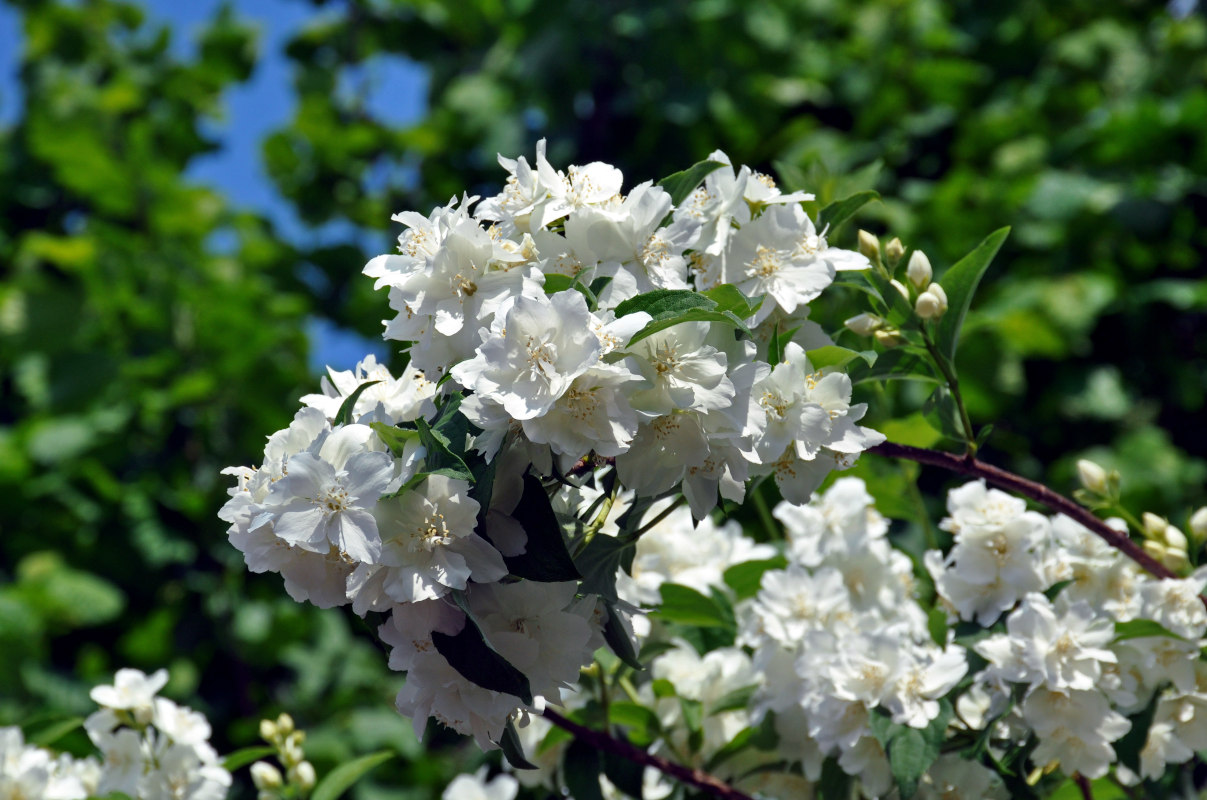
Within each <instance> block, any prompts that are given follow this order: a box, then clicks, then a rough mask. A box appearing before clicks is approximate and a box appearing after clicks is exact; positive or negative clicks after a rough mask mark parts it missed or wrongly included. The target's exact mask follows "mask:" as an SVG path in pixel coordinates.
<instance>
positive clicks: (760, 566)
mask: <svg viewBox="0 0 1207 800" xmlns="http://www.w3.org/2000/svg"><path fill="white" fill-rule="evenodd" d="M787 566H788V559H786V558H784V557H783V556H776V557H775V558H769V559H767V560H766V561H743V562H742V563H741V564H734V565H733V566H732V567H730V568H729V569H727V570H725V573H724V576H723V577H724V580H725V585H726V586H728V587H729V588H730V589H733V593H734V594H735V595H736V596H737V598H738V599H739V600H745V599H746V598H747V597H754V596H755V595H756V594H758V593H759V587H760V586H761V585H762V583H763V575H764V574H765V573H766V572H768V571H769V570H773V569H784V568H786V567H787Z"/></svg>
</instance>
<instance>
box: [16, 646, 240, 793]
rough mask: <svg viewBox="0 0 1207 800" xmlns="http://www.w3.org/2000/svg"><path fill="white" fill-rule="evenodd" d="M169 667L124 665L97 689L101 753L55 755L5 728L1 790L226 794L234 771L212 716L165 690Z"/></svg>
mask: <svg viewBox="0 0 1207 800" xmlns="http://www.w3.org/2000/svg"><path fill="white" fill-rule="evenodd" d="M167 681H168V673H167V671H166V670H159V671H158V672H156V673H154V674H153V675H150V676H148V675H146V674H144V673H142V672H140V671H138V670H136V669H122V670H118V672H117V675H116V677H115V679H114V682H113V685H112V686H97V687H95V688H94V689H93V690H92V693H91V696H92V699H93V700H94V701H96V703H97V704H98V705H100V706H101V708H100V710H98V711H96V712H94V713H93V714H92V715H91V716H89V717H88V719H87V720H86V721H85V722H84V728H85V730H87V732H88V736H89V737H90V738H91V739H92V742H93V744H95V745H96V747H97V749H99V750H100V753H101V759H100V760H97V759H96V758H93V757H91V756H89V757H87V758H82V759H77V758H73V757H71V756H70V755H65V754H64V755H59V756H54V755H52V754H51V753H50V751H48V750H45V749H42V748H39V747H34V746H32V745H27V744H25V743H24V740H23V737H22V735H21V731H20V729H19V728H0V797H15V798H49V799H51V800H77V799H78V800H83V798H86V797H94V796H102V795H109V794H112V793H121V794H124V795H126V796H128V797H131V798H135V799H136V800H222V798H225V797H226V793H227V790H228V789H229V788H230V785H231V775H230V773H229V772H227V771H226V770H225V769H224V768H223V767H222V765H221V763H220V762H219V759H218V754H217V753H216V752H215V751H214V748H213V747H211V746H210V743H209V738H210V725H209V722H208V721H207V720H206V718H205V716H204V715H202V714H200V713H198V712H196V711H193V710H192V709H190V708H185V707H183V706H179V705H177V704H176V703H173V702H172V701H171V700H168V699H166V698H163V697H158V696H157V693H158V692H159V690H160V689H162V688H163V686H164V684H166V683H167Z"/></svg>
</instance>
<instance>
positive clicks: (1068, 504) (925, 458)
mask: <svg viewBox="0 0 1207 800" xmlns="http://www.w3.org/2000/svg"><path fill="white" fill-rule="evenodd" d="M868 452H870V453H876V454H877V455H882V456H888V457H889V458H904V459H908V460H909V461H917V462H918V463H919V464H928V465H930V466H932V467H942V468H943V469H946V470H950V471H951V472H956V473H959V474H960V475H972V476H975V477H978V478H984V479H985V480H986V481H988V482H989V483H992V484H993V485H995V486H998V487H1000V488H1002V489H1006V490H1007V491H1011V492H1015V493H1017V494H1021V495H1022V496H1023V497H1029V498H1031V499H1032V500H1034V501H1035V502H1037V503H1041V504H1042V505H1045V506H1047V507H1048V508H1050V509H1052V510H1053V511H1056V512H1058V513H1060V514H1064V515H1065V516H1066V517H1069V518H1071V519H1073V520H1075V521H1077V522H1080V523H1081V524H1082V525H1084V526H1085V527H1087V528H1089V529H1090V530H1091V531H1093V532H1094V533H1096V534H1098V535H1099V536H1101V537H1102V538H1103V539H1105V540H1106V543H1107V544H1109V545H1110V546H1111V547H1114V548H1115V549H1116V550H1119V551H1120V552H1122V553H1123V554H1124V555H1126V556H1128V557H1129V558H1131V560H1132V561H1135V562H1136V563H1137V564H1139V565H1140V566H1141V567H1143V568H1144V569H1145V570H1147V571H1148V572H1149V573H1151V574H1152V575H1154V576H1156V577H1158V578H1176V577H1178V576H1177V575H1175V574H1174V573H1173V571H1172V570H1170V569H1169V568H1167V567H1166V566H1165V565H1164V564H1162V563H1161V562H1160V561H1157V560H1156V559H1155V558H1153V557H1152V556H1150V555H1149V554H1148V553H1146V552H1144V548H1142V547H1140V545H1138V544H1136V543H1135V542H1133V541H1132V540H1131V539H1130V538H1129V537H1128V535H1127V534H1126V533H1120V532H1119V531H1117V530H1115V529H1114V528H1112V527H1111V526H1109V525H1107V524H1106V523H1105V522H1103V521H1102V520H1100V519H1099V518H1098V517H1096V516H1094V515H1093V514H1092V513H1090V512H1089V511H1088V510H1087V509H1085V508H1083V507H1082V506H1080V505H1078V504H1077V503H1075V502H1074V501H1072V500H1070V499H1069V498H1067V497H1065V496H1064V495H1062V494H1059V493H1058V492H1054V491H1052V490H1051V489H1049V488H1048V487H1047V486H1044V485H1043V484H1042V483H1036V482H1035V481H1030V480H1027V479H1026V478H1024V477H1022V476H1021V475H1015V474H1014V473H1013V472H1007V471H1006V470H1004V469H1001V468H1000V467H995V466H993V465H992V464H986V463H985V462H983V461H978V460H977V459H976V458H970V457H967V456H958V455H955V454H954V453H942V452H939V451H938V450H927V449H926V448H924V447H910V446H909V445H905V444H896V443H895V442H884V443H883V444H878V445H876V446H875V447H871V448H868ZM1204 603H1205V604H1207V599H1204Z"/></svg>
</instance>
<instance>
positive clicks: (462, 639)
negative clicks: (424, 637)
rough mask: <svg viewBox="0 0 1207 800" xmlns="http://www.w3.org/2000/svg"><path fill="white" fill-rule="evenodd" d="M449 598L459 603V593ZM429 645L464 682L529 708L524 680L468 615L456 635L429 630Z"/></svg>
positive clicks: (530, 692) (528, 689)
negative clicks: (514, 700) (510, 698)
mask: <svg viewBox="0 0 1207 800" xmlns="http://www.w3.org/2000/svg"><path fill="white" fill-rule="evenodd" d="M453 596H454V597H455V598H458V603H461V602H463V595H462V594H461V593H460V592H454V593H453ZM462 608H463V609H464V608H465V606H462ZM432 643H433V644H434V645H436V649H437V650H438V651H439V652H440V655H442V656H444V658H445V660H447V661H448V663H449V666H451V667H452V668H453V669H455V670H457V672H460V673H461V675H462V676H463V677H464V678H465V679H466V680H469V681H472V682H473V683H476V684H477V685H479V686H481V687H482V688H483V689H490V690H492V691H495V692H503V693H505V694H510V695H513V696H515V697H518V698H520V699H521V700H523V701H524V702H525V703H527V704H529V705H531V704H532V688H531V687H530V686H529V685H528V677H527V676H526V675H524V673H522V672H520V671H519V670H518V669H516V668H515V667H513V666H512V665H511V664H510V663H509V662H508V661H507V659H505V658H503V656H501V655H499V654H498V653H497V652H495V650H494V648H492V647H491V646H490V644H489V643H487V641H486V639H485V637H483V636H482V631H480V630H478V626H477V624H475V623H474V621H473V619H472V618H471V617H470V616H469V614H468V612H467V613H466V619H465V627H464V628H462V629H461V632H460V633H458V634H457V635H456V636H450V635H448V634H447V633H441V632H440V631H432Z"/></svg>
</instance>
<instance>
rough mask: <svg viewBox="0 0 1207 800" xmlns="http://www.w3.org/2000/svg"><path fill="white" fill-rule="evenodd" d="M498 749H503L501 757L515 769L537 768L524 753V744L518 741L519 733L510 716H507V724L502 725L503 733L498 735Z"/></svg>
mask: <svg viewBox="0 0 1207 800" xmlns="http://www.w3.org/2000/svg"><path fill="white" fill-rule="evenodd" d="M498 745H499V749H500V750H502V751H503V757H504V758H506V759H507V763H508V764H510V765H511V766H512V767H514V768H515V769H537V766H536V764H533V763H532V762H531V761H529V760H528V759H527V757H525V755H524V745H523V744H521V743H520V734H519V733H518V732H517V731H516V729H515V723H514V722H512V721H511V718H510V717H508V718H507V724H506V725H504V726H503V735H502V736H501V737H499V742H498Z"/></svg>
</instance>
